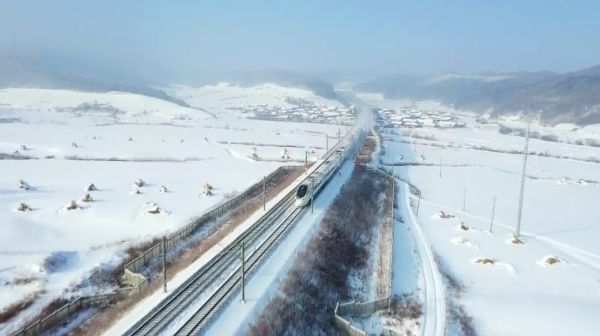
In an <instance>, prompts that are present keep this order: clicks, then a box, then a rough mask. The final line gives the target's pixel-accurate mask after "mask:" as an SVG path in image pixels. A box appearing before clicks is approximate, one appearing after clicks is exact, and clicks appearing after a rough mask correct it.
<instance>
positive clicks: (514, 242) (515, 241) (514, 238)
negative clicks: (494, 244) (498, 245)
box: [511, 236, 525, 245]
mask: <svg viewBox="0 0 600 336" xmlns="http://www.w3.org/2000/svg"><path fill="white" fill-rule="evenodd" d="M511 243H513V244H518V245H522V244H525V242H524V241H523V240H521V238H519V237H517V236H513V237H512V240H511Z"/></svg>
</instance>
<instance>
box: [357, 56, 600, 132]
mask: <svg viewBox="0 0 600 336" xmlns="http://www.w3.org/2000/svg"><path fill="white" fill-rule="evenodd" d="M355 89H356V90H358V91H363V92H377V93H383V94H384V95H385V97H387V98H406V99H432V100H437V101H440V102H442V103H444V104H447V105H451V106H453V107H455V108H457V109H468V110H473V111H475V112H480V113H490V114H491V115H493V116H499V115H504V114H529V115H536V116H537V115H540V118H541V120H542V122H545V123H547V124H557V123H561V122H571V123H576V124H580V125H587V124H597V123H600V65H599V66H595V67H591V68H587V69H583V70H580V71H575V72H569V73H563V74H558V73H553V72H513V73H480V74H475V75H464V74H445V75H440V76H418V75H412V76H404V75H398V76H388V77H382V78H377V79H374V80H371V81H368V82H365V83H361V84H359V85H356V86H355Z"/></svg>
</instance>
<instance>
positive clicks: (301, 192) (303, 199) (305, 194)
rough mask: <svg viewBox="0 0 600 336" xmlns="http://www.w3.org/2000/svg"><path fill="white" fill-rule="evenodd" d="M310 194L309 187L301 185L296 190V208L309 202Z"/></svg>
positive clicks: (304, 184)
mask: <svg viewBox="0 0 600 336" xmlns="http://www.w3.org/2000/svg"><path fill="white" fill-rule="evenodd" d="M310 198H311V193H310V186H309V185H308V184H306V183H302V184H301V185H299V186H298V188H296V202H295V204H296V206H298V207H303V206H305V205H307V204H308V202H310Z"/></svg>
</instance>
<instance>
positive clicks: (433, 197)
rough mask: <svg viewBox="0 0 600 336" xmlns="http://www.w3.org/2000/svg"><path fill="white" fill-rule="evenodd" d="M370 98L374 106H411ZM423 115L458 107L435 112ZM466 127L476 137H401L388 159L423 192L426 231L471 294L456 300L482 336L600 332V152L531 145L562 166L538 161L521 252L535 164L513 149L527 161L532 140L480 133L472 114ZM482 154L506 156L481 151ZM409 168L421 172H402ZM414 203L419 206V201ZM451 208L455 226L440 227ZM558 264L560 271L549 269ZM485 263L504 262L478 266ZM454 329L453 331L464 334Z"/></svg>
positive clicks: (428, 132) (460, 132)
mask: <svg viewBox="0 0 600 336" xmlns="http://www.w3.org/2000/svg"><path fill="white" fill-rule="evenodd" d="M362 97H363V98H364V99H365V100H366V101H367V102H368V103H370V104H372V105H373V106H379V107H399V104H401V103H400V102H398V101H383V100H380V99H379V98H378V97H375V96H372V95H371V96H362ZM415 105H416V106H417V107H418V108H419V109H428V108H434V109H440V108H446V107H441V106H440V105H437V104H434V103H431V102H427V103H415ZM449 110H451V109H449ZM461 118H463V120H465V121H466V123H467V127H466V128H463V129H451V130H439V129H434V128H419V129H413V130H410V129H396V130H394V131H396V132H398V134H399V135H384V139H385V140H384V145H385V147H386V152H385V154H384V155H383V156H382V158H381V159H382V163H383V164H384V165H385V164H387V167H392V169H393V171H394V174H395V175H396V176H398V177H400V178H402V179H406V180H409V181H410V182H411V183H412V184H414V185H415V186H416V187H417V188H419V189H420V190H421V192H422V199H421V200H420V204H419V213H418V216H417V217H416V220H417V221H418V225H420V227H421V229H422V230H423V232H424V234H425V235H426V236H427V240H428V241H429V243H430V244H431V247H432V250H433V252H434V253H435V254H437V255H438V256H439V260H440V261H441V263H442V265H441V267H442V268H443V269H444V270H445V271H446V272H448V273H449V274H451V275H452V276H454V277H456V278H457V279H458V280H459V281H460V282H461V283H462V284H463V286H464V288H463V293H462V296H461V298H459V299H456V298H454V299H451V300H458V303H459V304H463V305H464V306H465V308H466V311H467V313H468V314H470V315H471V316H473V322H474V326H475V329H476V330H477V331H478V332H479V333H480V334H482V335H594V334H597V332H598V330H600V322H599V321H598V316H600V244H598V237H600V221H599V220H598V218H600V217H599V216H598V211H597V206H598V204H600V184H599V183H598V182H599V181H600V164H598V163H593V162H586V161H585V160H587V159H589V158H596V159H598V158H600V148H597V147H590V146H578V145H573V144H568V143H560V142H548V141H540V140H536V139H532V140H531V142H530V146H529V151H534V152H538V153H546V152H547V154H548V155H549V156H550V157H545V156H530V157H529V158H528V165H527V175H528V177H527V178H526V181H525V194H524V208H523V220H522V231H521V232H522V238H523V240H524V242H525V244H523V245H515V244H512V243H511V242H510V240H511V237H512V233H513V232H514V227H515V223H516V218H517V205H518V191H519V183H520V170H521V165H522V160H523V157H522V155H521V154H512V153H506V151H513V150H515V151H522V150H523V144H524V138H523V137H517V136H509V135H501V134H499V133H498V131H497V130H494V129H482V128H478V127H476V123H475V122H474V118H473V117H472V116H470V115H468V114H462V115H461ZM522 125H523V124H521V127H522ZM533 128H534V129H537V130H540V131H543V132H548V133H552V134H556V135H558V136H559V137H560V138H561V139H565V140H567V141H568V140H569V139H571V140H572V139H576V138H580V137H586V138H594V137H596V136H597V133H596V131H594V130H597V126H590V127H586V128H579V129H577V130H575V131H574V132H573V133H571V132H570V131H566V130H565V127H564V125H559V126H557V127H554V128H551V127H542V126H539V125H534V127H533ZM415 134H416V135H417V137H414V135H415ZM401 141H409V142H411V143H403V142H401ZM482 146H483V147H486V148H488V149H493V150H499V151H500V152H499V151H488V150H478V149H476V147H482ZM556 156H568V157H571V158H574V159H575V160H573V159H563V158H555V157H556ZM407 162H411V163H416V164H418V165H411V166H399V164H404V163H407ZM440 163H441V167H440ZM402 195H403V196H404V197H406V193H402ZM412 198H413V199H412V202H413V204H415V205H416V204H417V203H418V202H419V201H418V199H417V198H416V197H414V196H413V197H412ZM494 198H495V200H496V203H495V215H494V224H493V230H492V233H490V232H489V229H490V222H491V213H492V207H493V200H494ZM442 210H443V211H444V212H445V213H446V214H451V215H453V216H455V217H454V218H447V219H444V218H440V211H442ZM409 220H410V218H409ZM461 223H464V224H465V225H464V226H463V227H462V228H461ZM465 229H466V230H465ZM549 257H554V258H556V259H557V260H558V263H554V264H549V263H548V262H547V260H549V259H548V258H549ZM485 258H489V259H491V260H493V263H491V264H489V263H488V264H481V263H477V262H476V261H477V259H485ZM446 292H447V293H452V292H453V291H452V290H451V289H450V288H446ZM449 323H450V332H451V333H452V331H455V329H454V328H455V327H456V325H452V321H450V322H449Z"/></svg>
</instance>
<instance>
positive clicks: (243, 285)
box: [240, 241, 246, 303]
mask: <svg viewBox="0 0 600 336" xmlns="http://www.w3.org/2000/svg"><path fill="white" fill-rule="evenodd" d="M240 258H241V259H242V268H241V270H242V303H246V289H245V287H246V286H245V284H244V276H245V272H246V270H245V260H244V242H243V241H242V255H241V256H240Z"/></svg>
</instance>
